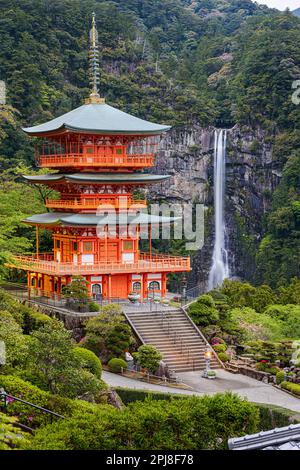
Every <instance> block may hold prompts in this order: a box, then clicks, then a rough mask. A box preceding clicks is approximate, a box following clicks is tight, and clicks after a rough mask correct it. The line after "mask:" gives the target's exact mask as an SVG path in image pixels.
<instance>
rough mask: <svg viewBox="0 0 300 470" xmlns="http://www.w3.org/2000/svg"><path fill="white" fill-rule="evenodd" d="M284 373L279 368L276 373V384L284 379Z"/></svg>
mask: <svg viewBox="0 0 300 470" xmlns="http://www.w3.org/2000/svg"><path fill="white" fill-rule="evenodd" d="M284 377H285V373H284V372H283V370H280V371H278V372H277V374H276V383H277V385H280V384H281V383H282V382H283V381H284Z"/></svg>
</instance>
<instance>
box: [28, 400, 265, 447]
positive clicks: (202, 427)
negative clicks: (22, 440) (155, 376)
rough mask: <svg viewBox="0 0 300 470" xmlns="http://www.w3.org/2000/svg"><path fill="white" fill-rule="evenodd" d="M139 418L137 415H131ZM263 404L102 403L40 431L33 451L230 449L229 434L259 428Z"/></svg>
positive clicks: (36, 435) (244, 402)
mask: <svg viewBox="0 0 300 470" xmlns="http://www.w3.org/2000/svg"><path fill="white" fill-rule="evenodd" d="M133 416H134V419H132V417H133ZM258 424H259V412H258V408H257V407H256V406H255V405H253V404H251V403H248V402H247V401H246V400H243V399H241V398H240V397H238V396H237V395H233V394H230V393H227V394H216V395H214V396H213V397H211V396H206V397H201V398H200V397H184V398H178V399H174V400H170V401H166V400H151V399H150V398H148V399H146V400H145V402H135V403H130V404H129V405H128V406H126V407H125V408H124V409H123V410H122V412H120V411H119V410H116V409H115V408H112V407H108V406H102V407H101V409H99V411H97V413H95V414H93V415H91V414H90V415H86V414H83V415H77V416H74V417H73V418H71V419H65V420H61V421H59V422H56V423H55V424H54V425H53V426H47V427H44V428H41V429H40V430H38V431H37V432H36V433H35V435H34V437H33V441H32V446H31V448H32V449H34V450H38V449H44V450H50V449H51V450H54V449H60V450H63V449H68V450H72V449H74V450H75V449H76V450H92V449H94V450H121V449H124V448H125V449H128V450H130V449H131V450H141V449H142V450H188V449H189V450H196V449H227V442H228V439H229V438H230V437H234V436H240V435H244V434H252V433H254V432H257V430H258Z"/></svg>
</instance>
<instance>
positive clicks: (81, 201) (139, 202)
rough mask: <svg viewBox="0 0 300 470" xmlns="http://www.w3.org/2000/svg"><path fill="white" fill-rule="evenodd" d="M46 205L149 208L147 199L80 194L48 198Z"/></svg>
mask: <svg viewBox="0 0 300 470" xmlns="http://www.w3.org/2000/svg"><path fill="white" fill-rule="evenodd" d="M46 207H48V208H49V209H67V210H94V211H96V210H97V209H98V208H99V209H103V210H116V211H122V210H128V209H130V208H133V209H136V210H139V209H146V208H147V201H146V199H132V198H130V197H115V198H112V197H111V198H110V197H103V196H102V197H96V196H79V197H72V198H62V199H57V200H56V199H46Z"/></svg>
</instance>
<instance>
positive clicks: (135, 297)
mask: <svg viewBox="0 0 300 470" xmlns="http://www.w3.org/2000/svg"><path fill="white" fill-rule="evenodd" d="M140 298H141V296H140V294H138V293H137V292H130V294H128V300H129V301H130V302H132V303H133V304H136V303H138V301H139V300H140Z"/></svg>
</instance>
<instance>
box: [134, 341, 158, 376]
mask: <svg viewBox="0 0 300 470" xmlns="http://www.w3.org/2000/svg"><path fill="white" fill-rule="evenodd" d="M161 359H162V354H161V353H160V352H159V351H158V350H157V349H156V348H155V347H154V346H151V345H150V344H143V345H142V346H140V347H139V349H138V356H137V362H138V364H139V365H140V366H141V367H142V368H143V369H147V370H148V371H149V372H152V373H154V372H156V371H157V369H158V367H159V363H160V361H161Z"/></svg>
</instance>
